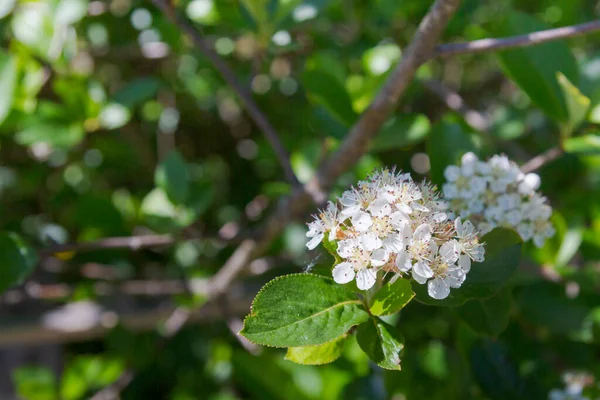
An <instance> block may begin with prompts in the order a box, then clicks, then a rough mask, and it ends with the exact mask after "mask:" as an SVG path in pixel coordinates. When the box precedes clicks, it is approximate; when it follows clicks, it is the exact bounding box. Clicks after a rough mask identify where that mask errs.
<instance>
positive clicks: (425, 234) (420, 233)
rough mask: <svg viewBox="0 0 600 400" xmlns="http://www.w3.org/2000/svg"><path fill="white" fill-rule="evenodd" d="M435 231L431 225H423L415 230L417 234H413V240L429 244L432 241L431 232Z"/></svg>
mask: <svg viewBox="0 0 600 400" xmlns="http://www.w3.org/2000/svg"><path fill="white" fill-rule="evenodd" d="M432 231H433V229H432V228H431V225H429V224H421V225H419V226H418V227H417V229H415V233H413V238H415V239H416V240H422V241H424V242H428V241H429V239H431V232H432Z"/></svg>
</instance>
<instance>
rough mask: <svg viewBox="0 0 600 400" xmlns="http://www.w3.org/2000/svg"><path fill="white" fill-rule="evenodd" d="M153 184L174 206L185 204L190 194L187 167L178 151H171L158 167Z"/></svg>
mask: <svg viewBox="0 0 600 400" xmlns="http://www.w3.org/2000/svg"><path fill="white" fill-rule="evenodd" d="M154 182H155V184H156V186H158V187H159V188H161V189H162V190H163V191H164V192H165V193H166V194H167V196H168V197H169V200H171V201H172V202H173V203H174V204H183V203H185V202H186V200H187V199H188V197H189V193H190V182H189V176H188V167H187V164H186V162H185V160H184V159H183V157H181V155H180V154H179V152H178V151H171V152H170V153H169V154H168V155H167V156H166V157H165V159H164V160H163V161H162V162H161V163H160V164H159V165H158V167H157V168H156V172H155V174H154Z"/></svg>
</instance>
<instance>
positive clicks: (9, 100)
mask: <svg viewBox="0 0 600 400" xmlns="http://www.w3.org/2000/svg"><path fill="white" fill-rule="evenodd" d="M16 82H17V62H16V60H15V58H14V57H13V56H11V55H10V54H8V53H7V52H5V51H3V50H0V93H2V96H0V125H2V123H3V122H4V120H5V119H6V117H7V116H8V114H9V113H10V109H11V107H12V105H13V101H14V93H15V87H16Z"/></svg>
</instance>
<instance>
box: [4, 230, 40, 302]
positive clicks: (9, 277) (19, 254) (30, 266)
mask: <svg viewBox="0 0 600 400" xmlns="http://www.w3.org/2000/svg"><path fill="white" fill-rule="evenodd" d="M36 264H37V257H36V255H35V253H33V252H32V251H31V250H30V249H29V248H28V247H27V246H25V244H24V243H23V241H22V240H21V239H20V238H19V237H18V236H17V235H16V234H14V233H6V232H1V233H0V293H2V292H4V291H5V290H6V289H8V288H10V287H11V286H14V285H18V284H20V283H23V281H24V280H25V279H26V278H27V277H28V276H29V275H30V274H31V273H32V272H33V270H34V269H35V266H36Z"/></svg>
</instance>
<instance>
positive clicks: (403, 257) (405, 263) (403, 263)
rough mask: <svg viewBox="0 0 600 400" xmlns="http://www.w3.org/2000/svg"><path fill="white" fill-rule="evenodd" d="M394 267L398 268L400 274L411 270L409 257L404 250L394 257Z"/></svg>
mask: <svg viewBox="0 0 600 400" xmlns="http://www.w3.org/2000/svg"><path fill="white" fill-rule="evenodd" d="M396 267H398V269H399V270H400V271H401V272H408V270H410V269H411V268H412V264H411V263H410V257H409V256H408V253H407V252H406V251H405V250H402V251H399V252H398V255H396Z"/></svg>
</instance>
